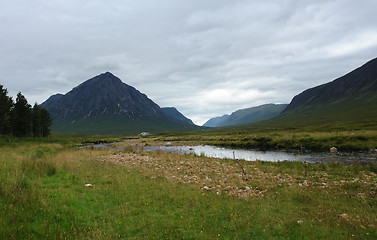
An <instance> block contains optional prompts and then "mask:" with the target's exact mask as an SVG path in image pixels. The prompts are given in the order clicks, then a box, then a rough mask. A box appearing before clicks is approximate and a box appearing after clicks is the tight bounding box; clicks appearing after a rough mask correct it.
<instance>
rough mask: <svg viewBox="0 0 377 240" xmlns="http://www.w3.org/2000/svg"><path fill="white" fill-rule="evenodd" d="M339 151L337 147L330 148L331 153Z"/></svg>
mask: <svg viewBox="0 0 377 240" xmlns="http://www.w3.org/2000/svg"><path fill="white" fill-rule="evenodd" d="M337 151H338V149H337V148H336V147H332V148H330V152H337Z"/></svg>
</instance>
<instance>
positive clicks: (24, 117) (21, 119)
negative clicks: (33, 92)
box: [11, 92, 32, 137]
mask: <svg viewBox="0 0 377 240" xmlns="http://www.w3.org/2000/svg"><path fill="white" fill-rule="evenodd" d="M31 116H32V110H31V106H30V104H28V102H27V100H26V98H25V97H24V95H22V94H21V92H19V93H18V94H17V98H16V103H15V104H14V107H13V109H12V111H11V122H12V132H13V135H14V136H17V137H25V136H29V135H30V134H31V126H32V121H31V120H32V119H31Z"/></svg>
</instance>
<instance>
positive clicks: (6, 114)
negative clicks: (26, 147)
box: [0, 85, 13, 134]
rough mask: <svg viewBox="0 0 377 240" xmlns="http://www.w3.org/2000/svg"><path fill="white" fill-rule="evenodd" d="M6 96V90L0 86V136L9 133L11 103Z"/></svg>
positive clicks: (10, 99)
mask: <svg viewBox="0 0 377 240" xmlns="http://www.w3.org/2000/svg"><path fill="white" fill-rule="evenodd" d="M7 94H8V90H7V89H6V88H3V85H0V134H9V133H10V131H11V124H10V112H11V109H12V106H13V101H12V98H10V97H8V96H7Z"/></svg>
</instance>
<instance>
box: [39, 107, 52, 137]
mask: <svg viewBox="0 0 377 240" xmlns="http://www.w3.org/2000/svg"><path fill="white" fill-rule="evenodd" d="M51 124H52V119H51V117H50V113H49V112H48V111H47V110H46V109H44V108H42V109H41V136H42V137H47V136H48V135H50V126H51Z"/></svg>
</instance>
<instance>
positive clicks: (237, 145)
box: [157, 128, 377, 152]
mask: <svg viewBox="0 0 377 240" xmlns="http://www.w3.org/2000/svg"><path fill="white" fill-rule="evenodd" d="M157 137H158V139H159V140H160V141H169V142H177V143H179V144H181V145H186V144H185V142H188V143H189V144H206V145H214V146H219V147H227V148H233V149H257V150H263V151H266V150H299V151H311V152H329V150H330V148H332V147H336V148H337V150H338V151H341V152H370V151H376V148H377V130H375V129H370V130H360V129H353V130H339V131H337V130H330V131H324V130H322V129H319V130H318V131H308V129H252V130H248V129H242V128H239V129H238V128H226V129H212V130H206V131H202V132H191V133H182V134H179V135H178V134H175V133H166V134H161V135H159V136H157Z"/></svg>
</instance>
